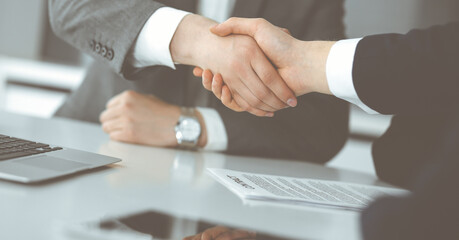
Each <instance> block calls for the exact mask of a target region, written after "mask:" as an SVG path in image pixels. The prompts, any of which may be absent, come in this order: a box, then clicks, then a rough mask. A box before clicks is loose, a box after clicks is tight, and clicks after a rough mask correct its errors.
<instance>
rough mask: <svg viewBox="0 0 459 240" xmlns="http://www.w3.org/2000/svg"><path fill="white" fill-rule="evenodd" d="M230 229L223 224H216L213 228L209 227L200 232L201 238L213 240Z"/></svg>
mask: <svg viewBox="0 0 459 240" xmlns="http://www.w3.org/2000/svg"><path fill="white" fill-rule="evenodd" d="M229 231H231V229H229V228H227V227H223V226H216V227H213V228H209V229H207V230H206V231H204V232H203V233H202V236H201V239H202V240H215V239H218V238H217V237H219V236H220V235H221V234H223V233H225V232H229Z"/></svg>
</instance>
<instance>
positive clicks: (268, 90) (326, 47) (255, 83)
mask: <svg viewBox="0 0 459 240" xmlns="http://www.w3.org/2000/svg"><path fill="white" fill-rule="evenodd" d="M210 32H211V33H212V34H211V35H213V38H219V40H225V41H227V42H228V43H227V45H226V47H223V48H220V49H218V47H217V46H215V45H212V44H211V42H209V43H208V45H207V46H206V48H209V49H213V50H216V51H219V52H220V53H224V54H221V55H220V57H219V58H215V59H214V58H213V56H209V55H206V54H205V53H204V52H208V51H202V53H204V54H202V55H204V56H202V57H203V58H208V60H210V59H213V60H212V61H207V64H202V65H194V66H198V67H196V68H195V69H194V71H193V73H194V75H195V76H198V77H202V79H203V85H204V87H205V88H206V89H207V90H209V91H212V92H213V93H214V94H215V96H216V97H217V98H219V99H220V100H221V101H222V103H223V104H224V105H225V106H227V107H228V108H230V109H232V110H234V111H238V112H242V111H247V112H250V113H252V114H254V115H256V116H262V117H263V116H264V117H272V116H274V112H276V111H278V110H281V109H284V108H287V107H295V106H296V105H297V104H298V101H297V98H296V97H297V96H301V95H304V94H307V93H310V92H319V93H324V94H330V90H329V87H328V83H327V77H326V71H325V70H326V62H327V57H328V54H329V52H330V49H331V47H332V46H333V44H334V42H304V41H300V40H297V39H295V38H293V37H292V36H291V35H290V33H289V31H288V30H286V29H283V28H279V27H276V26H274V25H272V24H271V23H269V22H268V21H266V20H264V19H243V18H231V19H229V20H228V21H226V22H224V23H222V24H219V25H215V24H212V27H210ZM214 40H215V39H214ZM190 65H193V64H190Z"/></svg>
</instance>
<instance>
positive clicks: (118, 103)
mask: <svg viewBox="0 0 459 240" xmlns="http://www.w3.org/2000/svg"><path fill="white" fill-rule="evenodd" d="M179 118H180V108H179V107H178V106H174V105H171V104H168V103H165V102H163V101H161V100H160V99H158V98H156V97H155V96H152V95H143V94H139V93H136V92H134V91H126V92H124V93H121V94H119V95H118V96H115V97H114V98H112V99H111V100H110V101H109V102H108V104H107V109H106V110H105V111H104V112H103V113H102V114H101V115H100V121H101V123H102V128H103V129H104V131H105V132H106V133H108V134H109V135H110V138H111V139H113V140H116V141H121V142H127V143H134V144H142V145H149V146H154V147H177V145H178V144H177V139H176V137H175V130H174V128H175V125H176V124H177V121H178V119H179ZM198 118H199V122H200V123H201V129H202V133H201V138H200V139H199V143H198V145H199V146H200V147H204V146H205V145H206V144H207V132H206V127H205V124H204V120H203V118H202V116H201V115H200V114H198Z"/></svg>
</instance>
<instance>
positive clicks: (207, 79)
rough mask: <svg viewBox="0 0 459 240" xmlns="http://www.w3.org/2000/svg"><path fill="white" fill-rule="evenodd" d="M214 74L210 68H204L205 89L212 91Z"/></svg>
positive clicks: (203, 80)
mask: <svg viewBox="0 0 459 240" xmlns="http://www.w3.org/2000/svg"><path fill="white" fill-rule="evenodd" d="M213 77H214V75H213V74H212V72H211V71H210V70H204V72H203V74H202V85H203V86H204V88H205V89H207V90H209V91H212V78H213Z"/></svg>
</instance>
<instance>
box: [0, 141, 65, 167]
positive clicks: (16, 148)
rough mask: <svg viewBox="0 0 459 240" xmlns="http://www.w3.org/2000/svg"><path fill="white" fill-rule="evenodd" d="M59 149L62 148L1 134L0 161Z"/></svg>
mask: <svg viewBox="0 0 459 240" xmlns="http://www.w3.org/2000/svg"><path fill="white" fill-rule="evenodd" d="M59 150H62V148H60V147H51V146H49V145H48V144H43V143H37V142H32V141H27V140H24V139H19V138H14V137H9V136H5V135H0V161H2V160H8V159H13V158H19V157H26V156H32V155H36V154H41V153H47V152H53V151H59Z"/></svg>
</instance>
